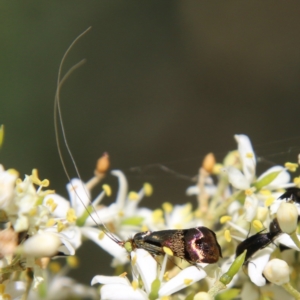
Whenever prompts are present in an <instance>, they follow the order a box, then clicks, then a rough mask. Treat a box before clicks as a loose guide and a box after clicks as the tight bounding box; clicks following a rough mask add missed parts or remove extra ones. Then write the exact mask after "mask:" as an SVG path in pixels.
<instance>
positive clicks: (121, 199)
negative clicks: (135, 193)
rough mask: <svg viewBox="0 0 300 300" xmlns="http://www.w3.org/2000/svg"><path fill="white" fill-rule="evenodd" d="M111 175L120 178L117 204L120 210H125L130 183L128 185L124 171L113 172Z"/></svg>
mask: <svg viewBox="0 0 300 300" xmlns="http://www.w3.org/2000/svg"><path fill="white" fill-rule="evenodd" d="M110 173H111V174H112V175H114V176H116V177H118V180H119V189H118V195H117V199H116V204H117V206H118V208H119V209H120V208H123V207H124V205H125V200H126V197H127V189H128V183H127V180H126V177H125V175H124V173H123V172H122V171H120V170H113V171H111V172H110Z"/></svg>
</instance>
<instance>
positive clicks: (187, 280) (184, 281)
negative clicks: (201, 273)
mask: <svg viewBox="0 0 300 300" xmlns="http://www.w3.org/2000/svg"><path fill="white" fill-rule="evenodd" d="M192 282H193V279H188V278H186V279H184V280H183V283H184V284H185V285H190V284H191V283H192Z"/></svg>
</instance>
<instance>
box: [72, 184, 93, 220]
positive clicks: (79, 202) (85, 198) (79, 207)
mask: <svg viewBox="0 0 300 300" xmlns="http://www.w3.org/2000/svg"><path fill="white" fill-rule="evenodd" d="M67 190H68V192H69V196H70V201H71V203H72V208H74V209H75V212H76V215H77V216H78V217H80V216H81V215H82V214H83V213H84V212H85V210H86V207H87V206H88V205H89V204H90V203H91V200H90V199H91V195H90V192H89V191H88V189H87V188H86V186H85V183H84V182H83V181H81V180H80V179H78V178H73V179H71V181H70V182H69V183H68V184H67Z"/></svg>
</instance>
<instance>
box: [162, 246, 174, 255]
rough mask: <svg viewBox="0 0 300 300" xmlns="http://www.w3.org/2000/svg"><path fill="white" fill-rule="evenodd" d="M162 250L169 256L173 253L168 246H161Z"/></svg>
mask: <svg viewBox="0 0 300 300" xmlns="http://www.w3.org/2000/svg"><path fill="white" fill-rule="evenodd" d="M163 250H164V252H165V253H166V254H168V255H170V256H173V255H174V253H173V251H172V250H171V249H170V248H169V247H163Z"/></svg>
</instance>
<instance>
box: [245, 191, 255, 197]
mask: <svg viewBox="0 0 300 300" xmlns="http://www.w3.org/2000/svg"><path fill="white" fill-rule="evenodd" d="M252 194H253V190H252V189H247V190H245V195H246V196H251V195H252Z"/></svg>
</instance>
